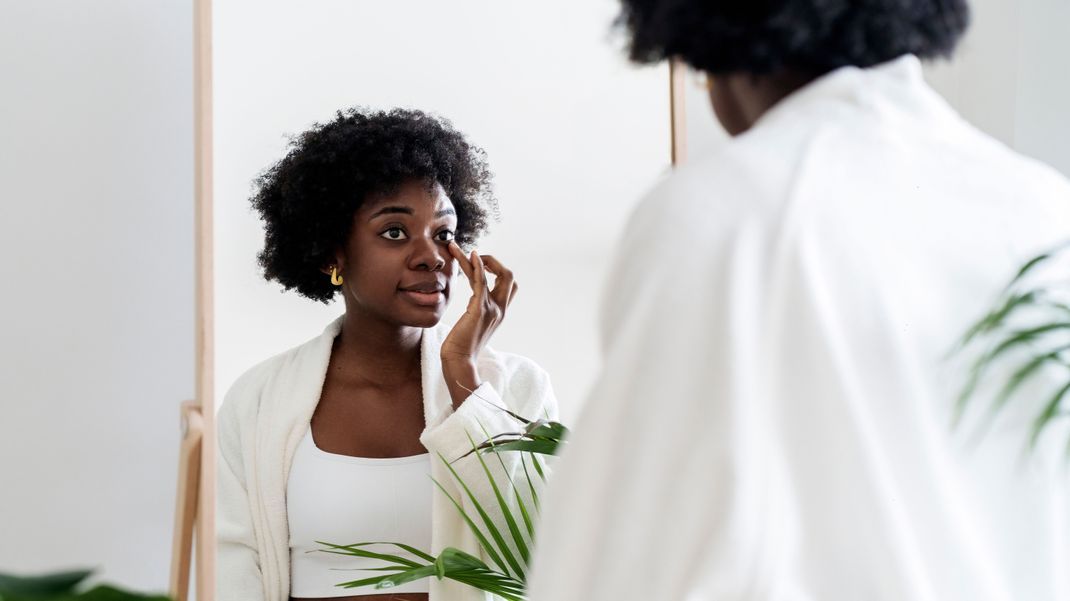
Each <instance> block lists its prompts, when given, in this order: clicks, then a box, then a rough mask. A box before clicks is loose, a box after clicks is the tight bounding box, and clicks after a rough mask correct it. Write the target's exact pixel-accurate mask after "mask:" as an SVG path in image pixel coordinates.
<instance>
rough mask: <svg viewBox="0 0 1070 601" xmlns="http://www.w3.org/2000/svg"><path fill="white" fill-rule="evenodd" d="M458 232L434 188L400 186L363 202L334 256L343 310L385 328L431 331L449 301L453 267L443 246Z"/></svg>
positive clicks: (445, 200) (449, 209)
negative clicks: (361, 314)
mask: <svg viewBox="0 0 1070 601" xmlns="http://www.w3.org/2000/svg"><path fill="white" fill-rule="evenodd" d="M456 231H457V214H456V212H455V211H454V208H453V203H452V202H451V201H450V199H449V197H448V196H446V193H445V191H444V190H443V189H442V186H441V185H439V184H438V183H437V182H436V183H435V185H434V186H433V187H431V188H430V189H429V188H428V186H427V184H426V183H424V182H422V181H411V182H407V183H405V184H403V185H401V186H400V187H399V188H398V189H397V191H396V192H394V193H393V194H389V195H381V196H377V197H373V198H369V199H367V200H366V201H365V202H364V204H363V205H362V206H361V207H360V209H358V210H357V212H356V214H354V216H353V230H352V232H351V233H350V235H349V240H348V241H347V242H346V246H345V248H344V249H343V250H340V251H339V254H338V255H337V256H336V259H337V263H338V265H339V269H340V270H341V275H342V279H343V284H342V288H343V291H344V293H345V295H346V308H347V310H349V309H350V307H352V306H354V305H353V304H354V303H355V307H357V308H359V309H360V310H362V311H366V312H368V313H370V314H371V315H372V316H373V317H376V318H379V319H382V320H384V321H386V322H388V323H392V324H396V325H402V326H415V327H422V328H427V327H432V326H434V325H436V324H437V323H438V322H439V320H441V319H442V315H443V313H445V311H446V305H447V303H448V301H449V295H450V284H451V283H452V280H453V274H454V270H455V266H456V261H455V260H454V259H453V257H452V256H451V255H450V253H449V248H448V244H449V243H450V241H451V240H453V235H454V232H456Z"/></svg>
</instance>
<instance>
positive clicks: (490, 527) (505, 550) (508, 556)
mask: <svg viewBox="0 0 1070 601" xmlns="http://www.w3.org/2000/svg"><path fill="white" fill-rule="evenodd" d="M478 456H479V455H478V454H477V455H476V457H478ZM439 458H440V459H441V460H442V463H444V464H445V465H446V468H447V469H449V470H450V473H451V474H453V478H454V479H455V480H456V481H457V483H458V484H460V485H461V489H463V490H464V492H465V493H466V494H467V495H468V498H469V499H471V501H472V505H473V506H474V507H475V509H476V512H477V513H479V517H480V518H481V519H482V520H483V524H484V525H485V526H486V527H487V531H488V532H489V533H490V536H491V538H493V539H494V541H495V542H496V543H497V545H498V548H499V549H500V550H501V552H502V556H504V557H505V560H506V562H508V564H509V565H510V566H513V567H515V568H516V571H515V572H514V573H515V574H519V573H520V570H519V567H520V566H519V564H517V562H516V558H515V557H514V556H513V554H512V552H511V551H510V550H509V547H508V545H506V544H505V539H504V538H503V537H502V534H501V532H499V531H498V528H497V526H495V524H494V520H492V519H490V516H489V515H487V512H486V511H485V510H484V509H483V506H482V505H480V503H479V499H477V498H476V496H475V495H474V494H473V493H472V490H471V489H470V488H468V484H466V483H465V481H464V479H463V478H461V476H460V475H459V474H458V473H457V470H455V469H453V465H451V464H450V462H449V461H446V458H445V457H443V456H442V455H441V454H439ZM435 484H438V481H435ZM438 487H439V488H440V489H442V492H446V489H445V488H443V487H442V485H441V484H438ZM446 496H449V497H450V500H451V501H453V504H454V506H455V507H457V509H458V510H459V511H460V512H461V515H462V516H464V518H465V520H466V521H467V522H468V525H469V527H470V528H471V530H472V532H474V533H475V534H476V538H478V539H479V542H480V545H481V546H482V547H483V550H484V551H486V552H487V554H488V555H490V557H491V560H492V561H494V563H496V564H498V565H499V567H501V569H502V571H503V572H507V571H508V570H507V569H506V567H505V565H504V564H502V563H501V556H499V555H498V554H497V553H496V552H495V550H494V547H493V546H491V545H490V543H488V542H487V539H486V537H484V536H483V533H482V532H481V531H480V530H479V528H478V527H476V525H475V523H474V522H473V521H472V520H471V519H470V518H469V517H468V514H467V513H465V511H464V510H463V509H462V508H461V505H460V503H458V502H457V501H456V500H454V499H453V497H452V496H450V494H449V493H446Z"/></svg>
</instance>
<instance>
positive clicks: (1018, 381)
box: [993, 344, 1070, 413]
mask: <svg viewBox="0 0 1070 601" xmlns="http://www.w3.org/2000/svg"><path fill="white" fill-rule="evenodd" d="M1066 351H1070V344H1065V345H1063V346H1060V347H1058V348H1056V349H1053V350H1051V351H1048V352H1047V353H1043V354H1041V355H1037V356H1036V357H1033V358H1032V359H1031V360H1030V361H1029V362H1028V363H1026V364H1025V365H1024V366H1022V367H1021V368H1019V369H1018V370H1017V371H1015V372H1014V374H1013V375H1011V378H1010V379H1009V380H1007V383H1006V384H1005V385H1004V386H1003V390H1001V391H1000V392H999V395H997V396H996V400H995V402H994V403H993V413H995V412H996V411H999V410H1000V409H1001V408H1002V407H1003V406H1004V405H1005V404H1006V403H1007V400H1008V399H1009V398H1010V396H1011V395H1012V394H1014V391H1015V390H1017V389H1018V387H1019V386H1021V385H1022V383H1023V382H1025V380H1026V379H1028V378H1029V376H1031V375H1033V374H1034V373H1036V371H1037V370H1038V369H1040V367H1041V366H1042V365H1044V364H1046V363H1049V362H1051V361H1053V360H1055V359H1057V358H1058V357H1059V356H1060V355H1061V354H1062V353H1065V352H1066Z"/></svg>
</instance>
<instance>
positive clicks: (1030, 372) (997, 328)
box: [955, 243, 1070, 453]
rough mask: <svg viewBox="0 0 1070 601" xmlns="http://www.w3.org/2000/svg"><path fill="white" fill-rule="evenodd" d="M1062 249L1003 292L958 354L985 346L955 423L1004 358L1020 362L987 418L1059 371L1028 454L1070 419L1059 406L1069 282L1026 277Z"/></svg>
mask: <svg viewBox="0 0 1070 601" xmlns="http://www.w3.org/2000/svg"><path fill="white" fill-rule="evenodd" d="M1067 249H1070V243H1066V244H1063V245H1061V246H1059V247H1056V248H1054V249H1052V250H1051V251H1049V252H1045V253H1042V254H1040V255H1038V256H1036V257H1033V258H1032V259H1030V260H1029V261H1028V262H1026V263H1025V265H1023V266H1022V267H1021V268H1020V269H1019V270H1018V272H1017V273H1016V274H1015V275H1014V277H1013V278H1012V279H1011V281H1010V283H1008V284H1007V286H1006V287H1005V288H1004V289H1003V290H1002V292H1001V294H1000V297H999V299H998V301H997V302H996V304H995V306H994V308H993V309H992V310H990V311H989V312H988V313H986V314H985V315H984V316H983V317H982V318H981V319H980V320H978V321H977V322H976V323H974V324H973V325H972V326H971V327H970V328H969V330H967V332H966V333H965V334H964V335H963V337H962V339H961V340H960V341H959V343H958V345H957V347H956V350H957V351H962V350H964V349H966V348H969V347H976V346H984V347H985V350H984V351H983V352H981V353H980V354H979V356H978V358H977V359H975V360H974V361H973V363H972V365H971V366H970V369H969V374H968V377H967V380H966V383H965V385H964V386H963V388H962V391H961V392H960V394H959V396H958V400H957V403H956V407H955V421H956V423H958V422H959V421H960V420H961V418H962V417H963V414H964V413H965V411H966V409H967V407H968V406H969V405H970V401H971V399H973V398H974V397H976V396H977V389H978V386H979V384H980V383H981V382H982V381H984V380H985V378H986V377H990V374H991V373H992V372H994V371H996V369H997V366H999V367H1002V368H1006V367H1007V365H1006V364H1005V363H1006V361H1007V360H1008V358H1010V357H1020V356H1024V357H1025V358H1024V359H1021V363H1020V364H1018V365H1017V366H1016V367H1015V369H1014V370H1013V372H1011V375H1010V377H1009V378H1008V379H1007V380H1006V382H1004V383H1003V385H1002V386H1001V387H1000V388H999V391H998V392H997V393H996V395H995V397H994V398H993V399H991V401H990V407H989V418H990V419H991V418H994V417H995V415H996V414H997V413H998V412H999V411H1000V410H1001V409H1002V408H1003V407H1005V406H1006V405H1007V403H1008V402H1009V401H1010V399H1011V398H1012V397H1013V396H1014V395H1015V393H1016V392H1018V391H1019V390H1020V389H1021V388H1022V386H1023V385H1024V384H1025V383H1026V382H1027V381H1029V380H1030V378H1032V377H1033V376H1035V375H1037V374H1038V373H1040V372H1041V371H1042V370H1044V369H1051V368H1054V369H1061V370H1062V371H1061V373H1062V377H1061V380H1060V381H1059V382H1058V384H1057V385H1056V386H1055V388H1054V390H1052V391H1049V396H1047V398H1046V399H1045V400H1044V403H1043V405H1042V408H1041V410H1040V412H1039V413H1038V414H1037V415H1036V416H1034V418H1033V421H1032V425H1031V428H1030V432H1029V438H1028V448H1030V449H1031V448H1034V447H1035V446H1036V444H1037V441H1038V440H1039V439H1040V436H1041V435H1042V434H1043V433H1044V432H1045V431H1047V430H1048V429H1049V428H1050V426H1051V425H1052V424H1054V423H1055V421H1056V420H1057V419H1059V418H1060V417H1065V416H1066V415H1068V413H1070V412H1068V410H1067V408H1066V407H1065V403H1064V401H1065V400H1066V399H1067V398H1070V300H1068V299H1070V277H1065V276H1064V277H1061V278H1058V279H1056V281H1055V282H1053V283H1052V282H1048V283H1044V284H1038V283H1036V282H1032V281H1031V278H1030V277H1029V276H1031V275H1032V274H1034V273H1035V272H1037V271H1038V270H1039V268H1040V267H1041V266H1042V265H1045V264H1048V263H1051V262H1053V261H1054V260H1055V258H1056V257H1058V256H1060V254H1061V253H1063V252H1065V251H1066V250H1067ZM1018 351H1021V352H1018ZM1067 442H1068V444H1067V452H1068V453H1070V441H1067Z"/></svg>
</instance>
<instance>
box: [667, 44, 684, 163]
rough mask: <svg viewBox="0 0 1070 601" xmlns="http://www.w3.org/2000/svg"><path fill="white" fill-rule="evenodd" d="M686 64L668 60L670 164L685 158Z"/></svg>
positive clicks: (680, 161)
mask: <svg viewBox="0 0 1070 601" xmlns="http://www.w3.org/2000/svg"><path fill="white" fill-rule="evenodd" d="M686 75H687V66H686V65H684V64H683V63H681V62H680V61H678V60H675V59H674V60H671V61H669V122H670V127H671V132H672V134H671V137H672V165H673V167H676V166H678V165H681V164H682V163H683V162H684V161H686V160H687V114H686V111H685V105H686V102H685V98H684V90H685V88H684V85H685V76H686Z"/></svg>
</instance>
